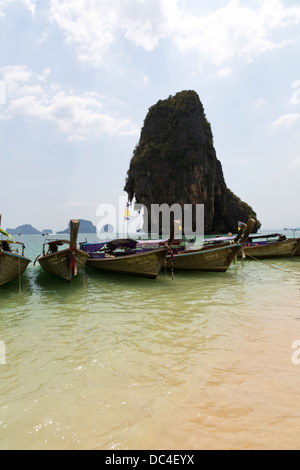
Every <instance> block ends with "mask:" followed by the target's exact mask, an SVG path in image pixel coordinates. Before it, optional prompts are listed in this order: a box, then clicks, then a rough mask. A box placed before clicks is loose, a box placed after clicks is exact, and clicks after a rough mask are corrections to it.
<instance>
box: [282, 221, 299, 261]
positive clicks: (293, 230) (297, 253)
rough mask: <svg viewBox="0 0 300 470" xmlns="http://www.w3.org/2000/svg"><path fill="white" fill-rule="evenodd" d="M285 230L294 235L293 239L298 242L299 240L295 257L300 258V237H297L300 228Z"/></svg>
mask: <svg viewBox="0 0 300 470" xmlns="http://www.w3.org/2000/svg"><path fill="white" fill-rule="evenodd" d="M284 230H289V231H291V232H292V233H293V237H294V238H296V240H298V244H297V246H296V249H295V252H294V256H300V237H298V238H297V237H296V232H300V227H297V228H285V229H284Z"/></svg>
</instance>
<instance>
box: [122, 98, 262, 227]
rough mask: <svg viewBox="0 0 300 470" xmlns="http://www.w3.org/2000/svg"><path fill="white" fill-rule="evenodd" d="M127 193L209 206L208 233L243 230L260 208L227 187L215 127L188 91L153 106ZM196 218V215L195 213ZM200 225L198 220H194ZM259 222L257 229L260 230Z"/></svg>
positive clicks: (146, 201)
mask: <svg viewBox="0 0 300 470" xmlns="http://www.w3.org/2000/svg"><path fill="white" fill-rule="evenodd" d="M124 190H125V191H126V192H127V194H128V198H129V201H132V200H133V199H134V198H135V200H136V202H137V203H140V204H143V205H144V206H145V207H147V209H148V216H149V219H148V224H146V225H145V226H146V227H150V224H151V204H164V203H166V204H168V205H169V206H171V205H173V204H180V205H181V207H183V206H184V204H192V205H193V206H195V205H196V204H204V214H205V234H219V233H228V232H233V233H236V232H237V224H238V221H242V222H247V220H248V217H253V218H255V219H256V213H255V212H254V210H253V209H252V208H251V207H250V206H249V205H248V204H247V203H245V202H243V201H242V200H241V199H240V198H239V197H237V196H236V195H235V194H234V193H233V192H232V191H231V190H230V189H229V188H228V187H227V185H226V183H225V179H224V175H223V170H222V165H221V162H220V161H219V160H218V158H217V156H216V151H215V148H214V144H213V134H212V131H211V126H210V123H209V122H208V120H207V119H206V116H205V112H204V108H203V105H202V103H201V101H200V99H199V96H198V95H197V93H196V92H195V91H182V92H179V93H177V94H176V95H175V96H170V97H169V98H168V99H166V100H160V101H158V103H157V104H155V105H154V106H152V107H151V108H150V109H149V111H148V114H147V116H146V118H145V121H144V126H143V128H142V131H141V136H140V140H139V143H138V145H137V146H136V148H135V149H134V153H133V157H132V159H131V162H130V167H129V170H128V174H127V179H126V184H125V188H124ZM194 216H195V214H194ZM193 223H194V225H195V220H194V221H193ZM260 225H261V224H260V222H259V221H257V223H256V225H255V229H254V231H257V229H258V228H259V227H260Z"/></svg>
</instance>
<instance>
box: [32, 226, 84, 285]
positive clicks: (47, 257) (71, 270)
mask: <svg viewBox="0 0 300 470" xmlns="http://www.w3.org/2000/svg"><path fill="white" fill-rule="evenodd" d="M79 225H80V221H79V220H70V240H60V239H57V240H47V241H46V242H45V243H44V244H43V254H42V255H40V256H38V257H37V258H36V260H35V262H34V264H35V263H36V261H38V262H39V264H40V266H41V268H42V269H43V270H44V271H46V272H47V273H49V274H53V275H55V276H58V277H61V278H62V279H65V280H66V281H70V280H71V279H72V278H73V277H74V276H76V275H77V273H78V272H79V271H80V270H81V269H82V268H83V267H84V266H85V263H86V262H87V260H88V258H89V255H88V253H85V252H84V251H82V250H80V249H78V248H77V238H78V231H79ZM63 245H68V247H67V248H65V249H59V247H61V246H63ZM46 247H47V248H46Z"/></svg>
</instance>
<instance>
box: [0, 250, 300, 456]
mask: <svg viewBox="0 0 300 470" xmlns="http://www.w3.org/2000/svg"><path fill="white" fill-rule="evenodd" d="M32 254H33V255H34V254H35V253H34V252H33V253H32ZM37 254H38V253H37ZM299 263H300V257H299V258H298V259H291V260H279V261H277V260H273V261H267V262H264V263H256V262H252V261H250V262H247V263H245V266H244V268H242V264H241V262H240V261H239V262H238V263H237V265H236V266H232V267H231V268H230V269H229V271H228V272H227V273H201V274H199V273H175V279H174V281H172V280H171V277H170V275H168V276H167V277H166V276H165V273H163V272H162V273H161V274H160V275H159V277H158V278H157V279H156V280H155V281H153V280H148V279H138V278H133V277H127V276H117V275H108V274H107V275H105V274H101V273H99V272H97V271H94V270H91V269H88V268H86V270H85V272H84V273H82V272H81V273H80V275H79V276H78V277H77V278H75V279H73V280H72V282H71V283H69V284H68V283H66V282H64V281H63V280H60V279H56V278H54V277H52V276H49V275H47V274H46V273H44V272H42V271H41V270H40V268H39V266H37V265H36V266H32V265H31V266H30V268H29V269H28V271H27V272H26V273H25V275H24V276H23V278H22V294H21V295H20V294H18V283H11V284H10V285H8V286H6V287H5V289H1V292H0V295H1V298H0V340H1V341H4V342H5V345H6V364H5V365H0V380H1V392H0V397H1V399H0V429H1V433H0V448H1V449H20V448H22V449H51V448H56V449H184V448H185V449H198V448H199V449H200V448H245V449H248V448H250V449H251V448H299V442H300V441H299V437H300V406H299V400H298V390H299V385H300V384H299V380H300V379H299V377H300V375H299V371H300V369H299V367H300V366H295V365H294V364H293V363H292V361H291V355H292V349H291V345H292V343H293V341H294V340H296V339H300V322H299V318H300V312H299V300H300V290H299V289H300V285H299V276H298V274H299V266H300V264H299Z"/></svg>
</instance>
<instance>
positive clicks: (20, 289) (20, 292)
mask: <svg viewBox="0 0 300 470" xmlns="http://www.w3.org/2000/svg"><path fill="white" fill-rule="evenodd" d="M19 294H22V287H21V258H19Z"/></svg>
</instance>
